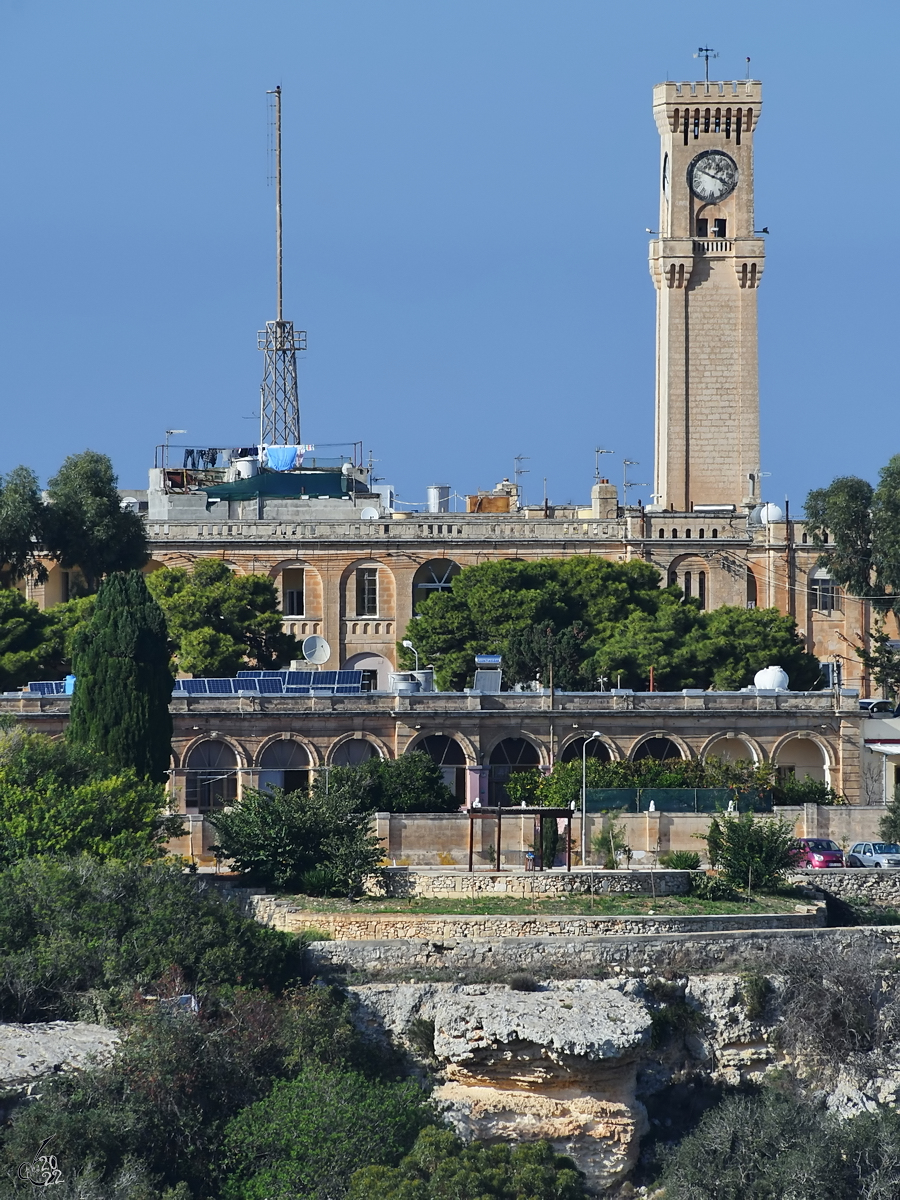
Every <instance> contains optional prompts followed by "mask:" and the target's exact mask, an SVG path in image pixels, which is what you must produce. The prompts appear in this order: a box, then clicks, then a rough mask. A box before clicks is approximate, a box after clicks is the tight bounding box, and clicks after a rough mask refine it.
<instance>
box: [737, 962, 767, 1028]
mask: <svg viewBox="0 0 900 1200" xmlns="http://www.w3.org/2000/svg"><path fill="white" fill-rule="evenodd" d="M740 978H741V1001H742V1003H743V1005H744V1012H745V1013H746V1014H747V1016H748V1017H749V1018H750V1020H751V1021H756V1020H758V1019H759V1018H760V1017H761V1016H762V1015H763V1013H764V1012H765V1009H766V1004H767V1002H768V999H769V997H770V996H771V995H772V992H773V991H774V990H775V989H774V988H773V987H772V983H771V981H770V980H769V979H767V978H766V976H765V975H763V974H762V972H761V971H744V972H743V973H742V974H741V977H740Z"/></svg>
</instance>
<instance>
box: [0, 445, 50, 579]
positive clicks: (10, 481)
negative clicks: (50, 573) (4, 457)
mask: <svg viewBox="0 0 900 1200" xmlns="http://www.w3.org/2000/svg"><path fill="white" fill-rule="evenodd" d="M45 512H46V510H45V506H44V502H43V500H42V499H41V489H40V486H39V485H38V481H37V476H36V475H35V473H34V471H32V470H31V469H30V468H29V467H14V468H13V470H12V471H10V473H9V474H8V475H7V476H6V477H5V478H0V574H2V575H3V576H4V580H5V583H6V584H7V585H9V584H12V583H14V582H15V581H16V580H17V579H24V578H25V577H26V576H28V575H32V576H34V578H35V579H37V580H39V581H40V580H43V579H45V578H46V576H47V571H46V568H45V567H44V566H43V565H42V564H41V563H40V562H39V561H38V559H37V557H36V551H37V549H38V547H39V546H40V544H41V543H42V542H43V539H44V517H45Z"/></svg>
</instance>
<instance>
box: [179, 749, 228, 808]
mask: <svg viewBox="0 0 900 1200" xmlns="http://www.w3.org/2000/svg"><path fill="white" fill-rule="evenodd" d="M237 768H238V760H237V755H236V754H235V752H234V751H233V750H232V748H231V747H230V746H229V745H228V743H227V742H220V741H218V740H213V739H210V740H208V741H204V742H198V743H197V745H196V746H195V747H194V748H193V750H192V751H191V752H190V754H189V755H188V760H187V766H186V778H185V787H184V800H185V806H186V807H187V808H193V809H196V810H197V811H198V812H211V811H212V810H213V809H216V808H221V807H222V806H223V805H226V804H233V803H234V802H235V800H236V799H237Z"/></svg>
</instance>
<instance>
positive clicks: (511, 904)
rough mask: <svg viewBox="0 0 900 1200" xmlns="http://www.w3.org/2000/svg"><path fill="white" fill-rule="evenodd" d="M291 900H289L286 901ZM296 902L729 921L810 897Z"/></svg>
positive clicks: (299, 900) (346, 907)
mask: <svg viewBox="0 0 900 1200" xmlns="http://www.w3.org/2000/svg"><path fill="white" fill-rule="evenodd" d="M285 898H287V897H285ZM290 899H291V901H292V902H293V903H295V904H296V905H297V906H298V908H301V909H302V910H303V911H304V912H309V913H312V912H317V913H348V914H352V915H353V916H357V917H360V916H364V915H367V914H373V915H374V914H377V913H405V914H416V915H418V916H445V915H446V916H450V915H452V916H460V915H462V916H471V915H473V914H474V915H477V916H498V917H506V916H508V917H532V916H568V917H589V916H595V917H605V916H607V917H616V916H646V915H648V914H651V913H652V914H655V915H656V916H660V917H680V916H729V915H733V914H740V915H747V914H766V913H791V912H794V910H795V907H796V905H797V904H808V903H809V899H808V897H806V896H804V895H803V894H802V892H800V891H798V890H796V889H794V888H783V889H780V890H779V891H777V892H773V893H770V894H769V895H765V896H754V897H753V899H752V900H750V901H749V902H748V901H747V900H746V899H740V898H738V899H737V900H704V899H701V898H700V897H697V896H692V895H690V896H657V897H656V899H653V897H652V896H643V895H641V896H628V895H622V894H618V895H613V896H594V897H593V900H592V899H591V897H590V896H581V895H578V896H563V897H554V898H552V899H544V900H533V901H532V900H529V899H520V898H516V897H511V896H490V895H477V894H476V896H475V897H474V898H469V897H466V896H462V895H461V896H458V897H455V898H453V899H448V900H443V899H441V900H435V899H422V900H415V899H413V900H386V899H385V898H384V897H378V896H364V897H363V898H362V899H361V900H358V901H355V902H353V903H350V902H349V901H347V900H343V899H328V898H323V897H320V896H296V895H294V896H291V897H290Z"/></svg>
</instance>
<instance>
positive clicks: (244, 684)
mask: <svg viewBox="0 0 900 1200" xmlns="http://www.w3.org/2000/svg"><path fill="white" fill-rule="evenodd" d="M234 690H235V692H258V691H259V680H258V679H235V681H234Z"/></svg>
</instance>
